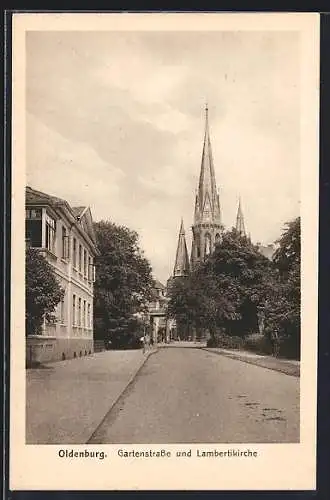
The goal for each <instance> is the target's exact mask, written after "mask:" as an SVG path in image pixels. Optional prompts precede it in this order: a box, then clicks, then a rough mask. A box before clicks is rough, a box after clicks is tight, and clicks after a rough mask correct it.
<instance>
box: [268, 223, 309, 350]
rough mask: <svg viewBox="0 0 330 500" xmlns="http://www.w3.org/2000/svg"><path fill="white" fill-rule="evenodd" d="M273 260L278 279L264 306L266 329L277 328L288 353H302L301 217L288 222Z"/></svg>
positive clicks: (269, 330)
mask: <svg viewBox="0 0 330 500" xmlns="http://www.w3.org/2000/svg"><path fill="white" fill-rule="evenodd" d="M277 243H278V245H279V246H278V249H277V250H276V252H275V254H274V258H273V261H274V264H275V266H276V269H277V271H278V280H277V282H276V284H275V286H274V288H273V293H272V294H270V295H269V297H268V301H267V304H266V307H265V316H266V322H265V324H266V333H268V334H269V335H271V333H272V332H273V331H274V329H276V330H277V331H278V334H279V337H280V339H281V340H282V342H283V343H285V345H286V347H285V350H286V354H290V355H291V356H295V357H299V356H300V290H301V288H300V255H301V237H300V217H297V218H296V219H294V220H293V221H291V222H288V223H286V225H285V229H284V232H283V234H282V236H281V238H280V239H279V240H278V241H277Z"/></svg>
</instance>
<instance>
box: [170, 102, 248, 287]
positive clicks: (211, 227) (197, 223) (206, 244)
mask: <svg viewBox="0 0 330 500" xmlns="http://www.w3.org/2000/svg"><path fill="white" fill-rule="evenodd" d="M208 115H209V112H208V107H207V106H206V108H205V132H204V144H203V152H202V161H201V170H200V175H199V183H198V188H197V192H196V198H195V210H194V222H193V225H192V245H191V253H190V259H189V256H188V250H187V243H186V237H185V230H184V223H183V220H181V226H180V231H179V237H178V244H177V251H176V256H175V264H174V270H173V278H172V279H175V278H177V277H185V276H187V275H188V274H189V272H190V270H193V269H194V268H195V267H196V265H198V263H199V262H201V261H203V260H204V259H205V257H207V256H208V255H209V254H210V253H212V251H213V250H214V247H215V245H216V243H217V242H218V241H221V237H222V232H223V230H224V226H223V224H222V214H221V205H220V198H219V192H218V189H217V184H216V178H215V172H214V162H213V155H212V147H211V139H210V130H209V116H208ZM235 227H236V231H238V232H239V233H240V234H241V235H243V236H247V234H246V229H245V223H244V216H243V210H242V204H241V200H239V203H238V208H237V216H236V223H235Z"/></svg>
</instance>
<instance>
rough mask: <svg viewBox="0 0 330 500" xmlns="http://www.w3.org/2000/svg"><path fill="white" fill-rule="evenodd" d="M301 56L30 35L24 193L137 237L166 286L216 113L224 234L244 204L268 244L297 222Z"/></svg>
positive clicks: (257, 38) (209, 45)
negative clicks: (77, 209) (65, 204)
mask: <svg viewBox="0 0 330 500" xmlns="http://www.w3.org/2000/svg"><path fill="white" fill-rule="evenodd" d="M300 56H301V55H300V52H299V36H298V34H297V33H293V32H292V33H291V32H272V33H266V32H259V31H258V32H223V33H221V32H210V33H207V32H167V33H166V32H156V31H155V32H148V33H147V32H145V33H143V32H79V31H72V32H30V33H28V35H27V89H26V96H27V110H28V118H27V165H28V166H27V170H28V180H29V182H30V183H31V185H32V186H34V187H36V188H39V189H41V190H45V191H47V192H49V193H53V194H56V195H58V196H62V197H63V198H67V199H68V201H69V202H70V203H72V204H76V203H77V204H88V205H90V206H91V208H92V212H93V215H94V217H95V218H96V219H100V218H104V219H107V218H110V219H112V220H114V221H115V222H118V223H120V224H126V225H128V226H129V227H131V228H132V229H136V230H138V231H139V233H140V235H141V242H142V245H143V247H144V249H145V251H146V255H147V256H148V257H149V258H150V260H151V263H152V265H153V268H154V272H155V274H156V276H157V277H158V278H159V279H161V280H166V279H167V278H168V276H169V274H170V273H171V271H172V266H173V263H174V258H175V249H176V242H177V235H178V230H179V224H180V218H181V216H183V217H184V221H185V226H186V233H187V240H188V244H190V241H191V230H190V226H191V224H192V219H193V208H194V196H195V189H196V187H197V183H198V176H199V170H200V162H201V152H202V141H203V129H204V111H203V108H204V105H205V102H206V100H207V101H208V103H209V110H210V126H211V141H212V147H213V152H214V160H215V168H216V177H217V183H218V186H219V188H220V196H221V205H222V210H223V219H224V223H225V225H227V226H228V227H230V226H232V224H233V223H234V221H235V216H236V210H237V201H238V195H239V194H241V196H242V200H243V207H244V214H245V217H246V226H247V228H248V230H250V231H251V234H252V237H253V238H254V239H255V240H260V241H263V242H269V241H272V240H274V239H275V238H277V237H278V236H279V234H280V232H281V227H282V225H283V223H284V222H285V221H286V220H289V219H290V218H292V217H294V216H296V215H297V213H299V162H300V158H299V149H300V143H299V141H300V138H299V128H300V122H299V120H300V115H299V111H300V91H301V89H300V80H299V74H300V72H299V64H300ZM64 179H65V182H64V181H63V180H64Z"/></svg>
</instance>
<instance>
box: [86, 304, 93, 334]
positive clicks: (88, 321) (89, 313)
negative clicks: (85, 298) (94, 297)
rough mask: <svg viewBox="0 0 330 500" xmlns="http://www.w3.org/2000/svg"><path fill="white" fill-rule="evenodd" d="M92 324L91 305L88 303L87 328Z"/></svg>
mask: <svg viewBox="0 0 330 500" xmlns="http://www.w3.org/2000/svg"><path fill="white" fill-rule="evenodd" d="M91 326H92V325H91V305H90V304H87V328H90V327H91Z"/></svg>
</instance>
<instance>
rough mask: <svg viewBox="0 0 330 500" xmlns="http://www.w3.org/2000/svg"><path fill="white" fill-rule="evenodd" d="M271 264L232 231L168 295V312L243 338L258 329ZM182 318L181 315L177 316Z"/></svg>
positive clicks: (212, 329)
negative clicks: (259, 310)
mask: <svg viewBox="0 0 330 500" xmlns="http://www.w3.org/2000/svg"><path fill="white" fill-rule="evenodd" d="M271 272H272V266H271V263H270V262H269V261H268V259H266V258H265V257H264V256H263V255H261V253H260V252H259V251H258V249H257V247H255V246H253V245H252V244H251V243H250V242H249V240H248V239H247V238H244V237H241V236H240V235H239V234H238V233H237V232H236V231H235V230H232V231H228V232H226V233H224V235H223V238H222V241H221V243H219V244H218V245H217V246H216V248H215V251H214V252H213V253H212V254H211V255H210V256H209V257H208V258H207V259H206V260H205V261H204V262H203V263H201V264H200V265H199V266H198V268H197V269H196V270H195V271H194V272H193V273H192V274H191V275H190V277H189V278H187V279H186V281H185V282H184V285H181V284H178V285H177V286H176V287H174V288H173V290H172V291H171V292H170V302H169V311H170V314H171V315H172V316H174V317H176V319H178V318H179V321H180V320H181V321H182V319H184V320H185V321H190V322H191V323H192V324H193V325H194V326H195V327H196V328H202V329H206V330H208V331H209V333H210V334H211V336H214V335H215V334H216V332H217V331H219V330H221V331H226V332H227V333H229V334H236V335H244V334H246V333H248V331H250V330H252V331H255V330H256V329H257V328H258V319H257V307H258V305H259V304H260V303H261V302H262V301H263V300H264V296H265V294H266V288H267V280H269V276H270V274H271ZM180 315H181V316H180Z"/></svg>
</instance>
